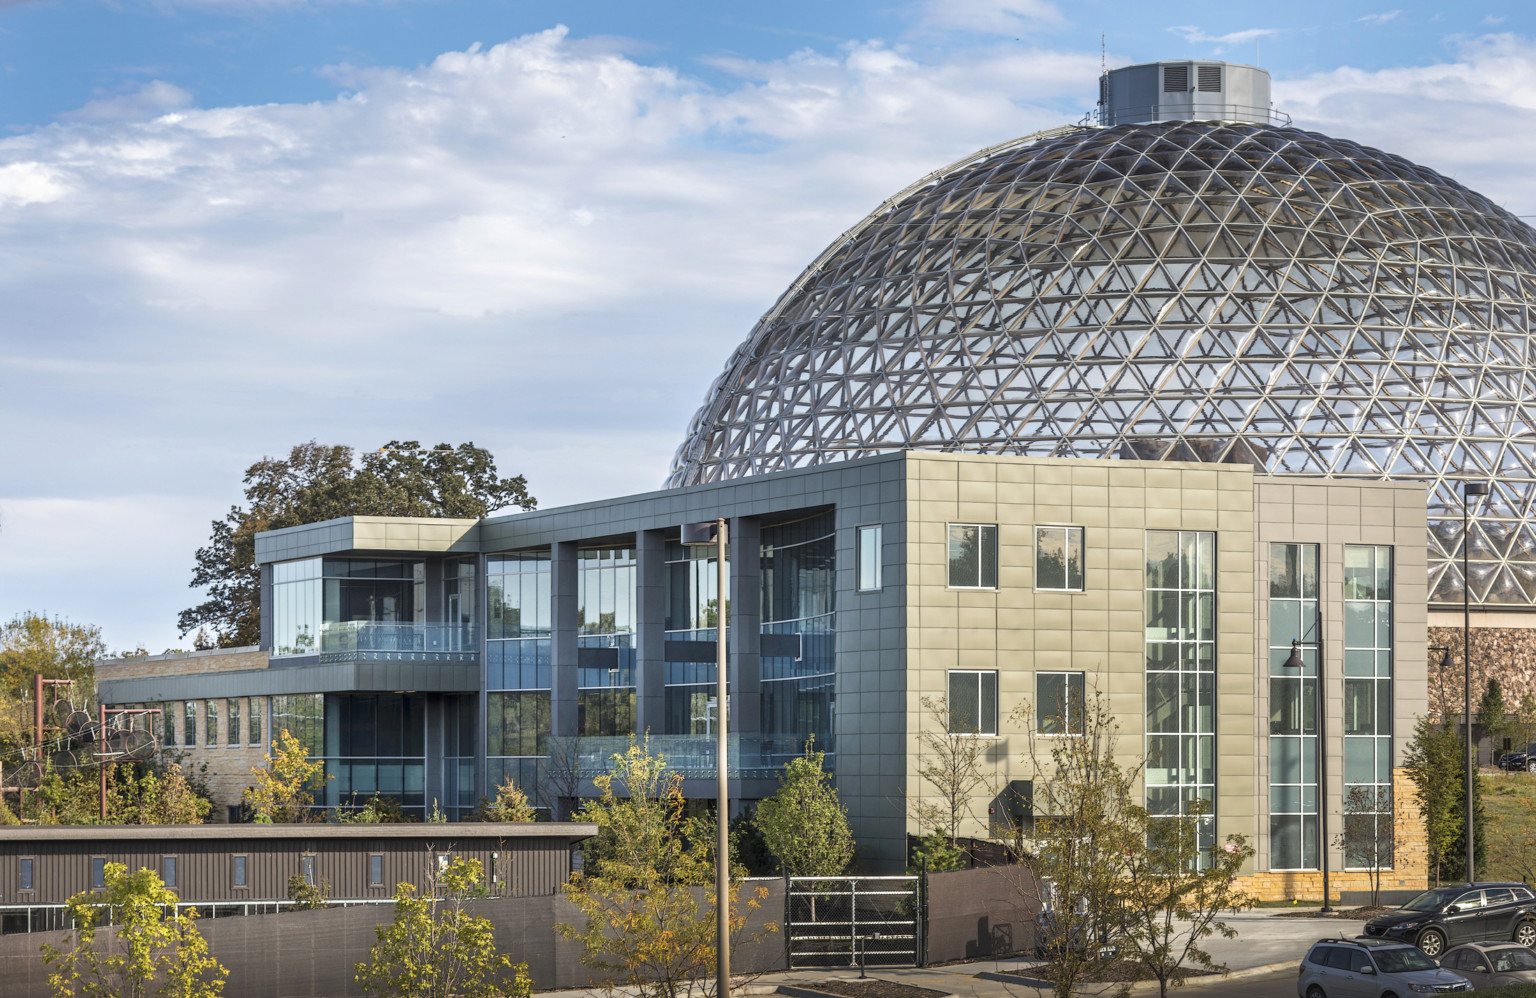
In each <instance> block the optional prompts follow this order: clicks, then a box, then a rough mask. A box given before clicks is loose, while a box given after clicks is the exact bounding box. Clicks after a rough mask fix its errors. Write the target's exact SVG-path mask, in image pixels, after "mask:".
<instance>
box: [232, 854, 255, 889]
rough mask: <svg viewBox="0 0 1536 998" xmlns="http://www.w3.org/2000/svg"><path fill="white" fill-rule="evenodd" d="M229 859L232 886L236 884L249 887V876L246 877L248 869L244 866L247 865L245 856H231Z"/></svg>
mask: <svg viewBox="0 0 1536 998" xmlns="http://www.w3.org/2000/svg"><path fill="white" fill-rule="evenodd" d="M230 859H231V860H232V863H231V868H230V873H231V879H232V880H233V882H234V886H236V887H249V886H251V882H250V880H249V878H248V877H247V873H248V872H249V871H248V870H247V868H246V866H247V864H246V858H245V857H244V856H232V857H230Z"/></svg>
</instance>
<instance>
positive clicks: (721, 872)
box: [715, 517, 731, 998]
mask: <svg viewBox="0 0 1536 998" xmlns="http://www.w3.org/2000/svg"><path fill="white" fill-rule="evenodd" d="M725 535H726V526H725V518H724V517H721V518H719V519H717V520H716V521H715V539H716V547H715V565H716V572H717V575H716V578H715V607H716V611H715V702H716V704H717V705H718V706H717V707H716V708H715V940H716V941H715V951H716V953H717V954H718V955H717V957H716V959H715V995H716V996H717V998H729V996H730V993H731V945H730V943H731V906H730V880H731V878H730V865H731V852H730V837H729V836H730V826H729V822H730V803H731V801H730V786H729V783H728V781H727V774H726V758H727V752H728V751H729V747H730V742H729V741H728V740H727V737H726V732H727V730H728V727H729V724H730V721H729V715H730V711H729V710H728V709H727V708H726V704H727V701H726V698H725V697H726V689H725V672H726V661H725V626H726V622H725V603H726V593H727V592H729V591H730V590H729V588H728V587H729V584H730V580H729V573H728V572H727V571H726V565H725V545H726V536H725Z"/></svg>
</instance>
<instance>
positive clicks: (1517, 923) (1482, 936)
mask: <svg viewBox="0 0 1536 998" xmlns="http://www.w3.org/2000/svg"><path fill="white" fill-rule="evenodd" d="M1365 934H1366V935H1367V936H1376V937H1381V938H1383V939H1397V940H1401V941H1402V942H1407V943H1413V944H1414V945H1415V946H1417V947H1418V948H1419V949H1421V950H1423V951H1424V952H1425V953H1426V954H1427V955H1429V956H1431V957H1438V956H1441V955H1443V954H1444V953H1445V951H1446V950H1447V949H1449V948H1450V947H1452V946H1458V945H1460V944H1462V943H1475V942H1483V941H1496V942H1506V941H1513V942H1517V943H1519V944H1520V945H1521V946H1533V945H1536V894H1532V893H1531V889H1530V888H1529V887H1527V886H1525V885H1524V884H1519V883H1509V882H1501V883H1490V884H1462V885H1461V886H1460V887H1437V888H1435V889H1434V890H1432V891H1425V892H1424V893H1423V894H1420V895H1419V896H1418V897H1416V898H1414V899H1413V900H1412V901H1409V902H1408V903H1407V904H1405V905H1403V906H1402V907H1401V908H1398V909H1397V910H1396V911H1390V912H1387V913H1386V914H1385V915H1377V916H1376V917H1375V918H1373V919H1371V920H1370V921H1369V922H1366V923H1365Z"/></svg>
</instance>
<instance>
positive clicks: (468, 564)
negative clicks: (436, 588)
mask: <svg viewBox="0 0 1536 998" xmlns="http://www.w3.org/2000/svg"><path fill="white" fill-rule="evenodd" d="M443 622H444V623H445V624H447V625H448V626H447V627H446V628H444V631H445V633H444V638H445V642H446V644H447V646H448V650H449V651H474V650H475V563H474V562H473V561H471V560H469V559H467V558H466V559H463V560H461V561H450V562H446V563H444V565H443Z"/></svg>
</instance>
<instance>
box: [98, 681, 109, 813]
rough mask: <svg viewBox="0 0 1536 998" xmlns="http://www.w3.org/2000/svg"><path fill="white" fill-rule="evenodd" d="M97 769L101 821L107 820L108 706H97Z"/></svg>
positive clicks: (101, 704)
mask: <svg viewBox="0 0 1536 998" xmlns="http://www.w3.org/2000/svg"><path fill="white" fill-rule="evenodd" d="M96 712H97V721H96V768H97V769H98V770H100V771H101V820H102V821H106V820H107V757H106V751H107V705H106V704H104V703H99V704H97V705H96Z"/></svg>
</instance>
